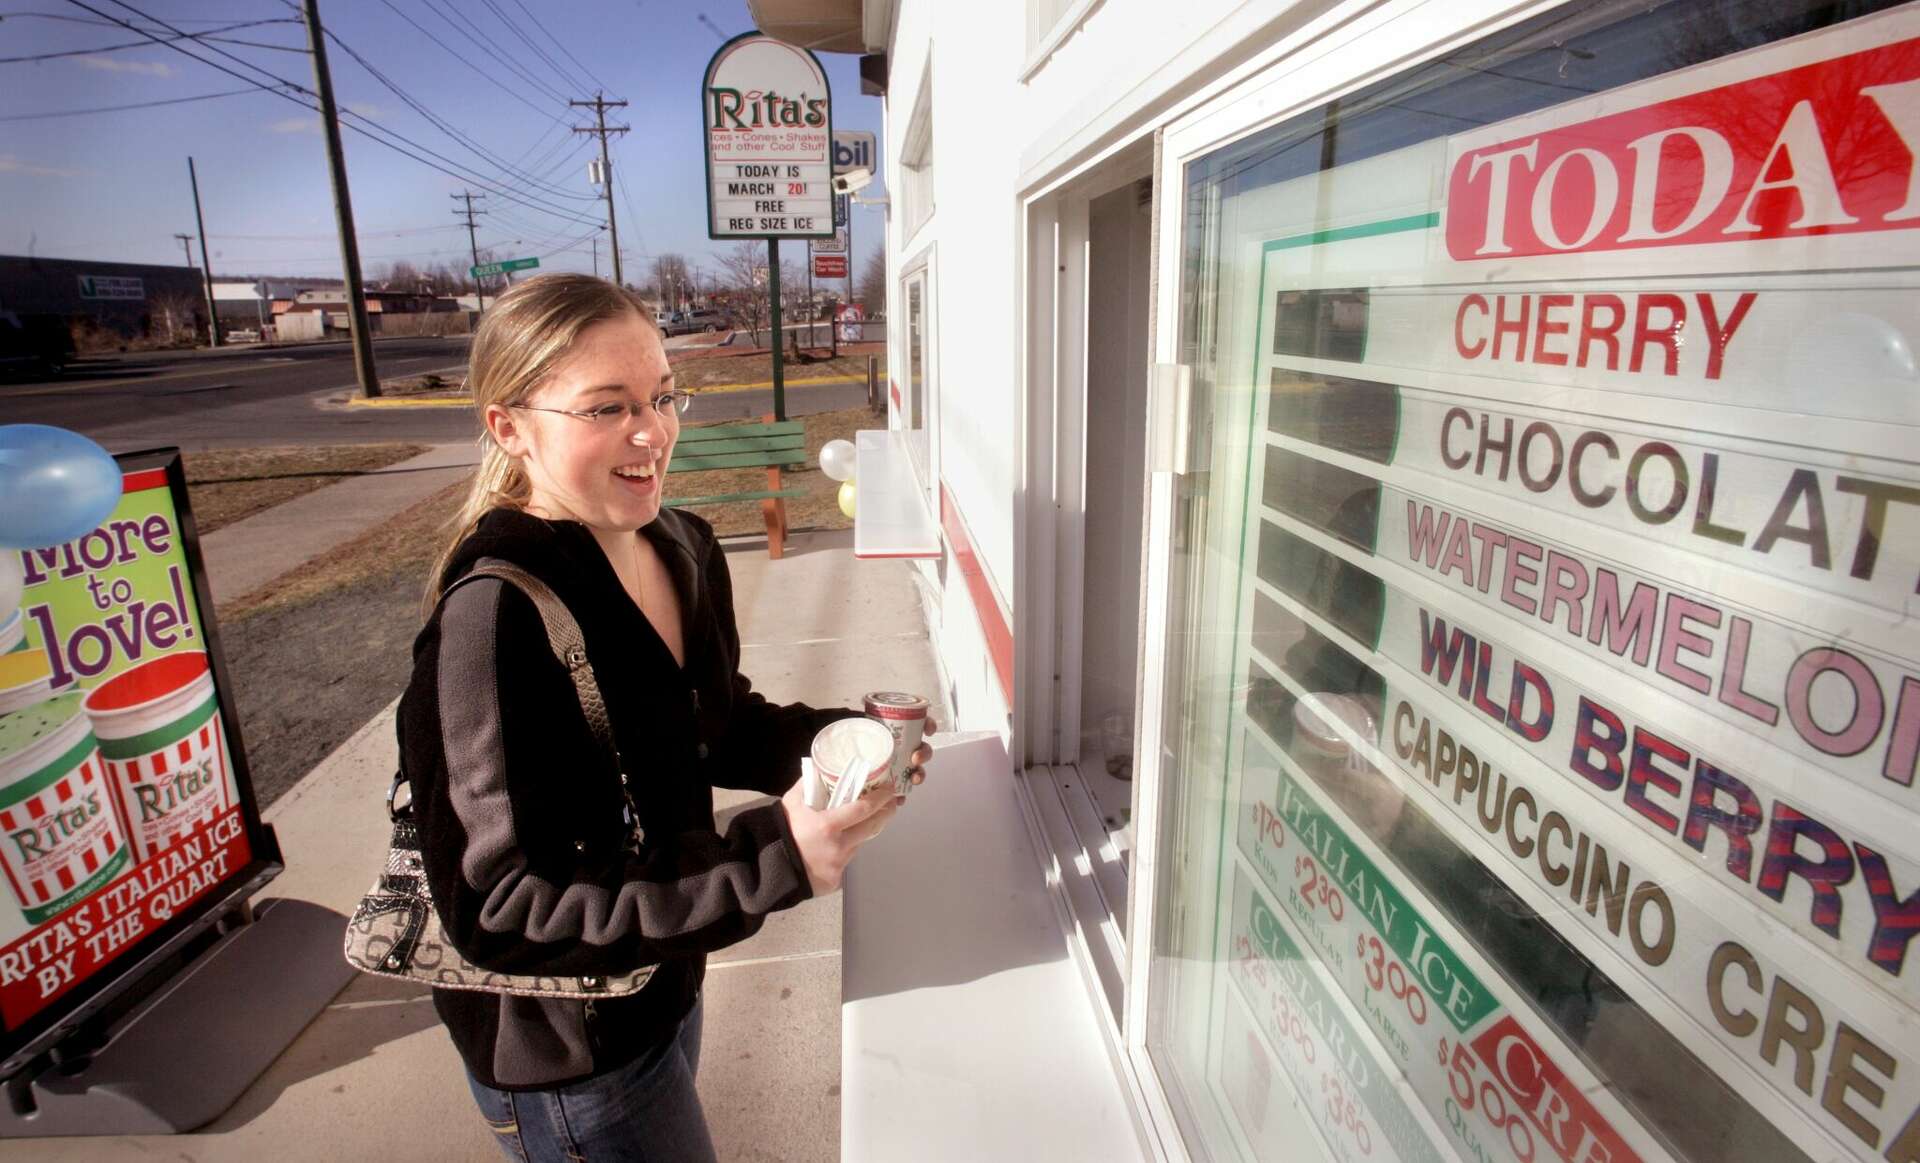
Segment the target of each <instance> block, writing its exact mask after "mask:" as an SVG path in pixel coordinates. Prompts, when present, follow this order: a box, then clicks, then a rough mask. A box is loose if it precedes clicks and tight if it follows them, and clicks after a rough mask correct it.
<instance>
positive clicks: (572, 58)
mask: <svg viewBox="0 0 1920 1163" xmlns="http://www.w3.org/2000/svg"><path fill="white" fill-rule="evenodd" d="M513 3H514V6H515V7H517V8H519V9H520V11H522V12H525V13H526V14H527V19H528V20H530V21H532V22H533V26H534V27H535V28H537V29H539V30H540V31H541V32H544V33H546V34H547V39H548V40H550V41H552V42H553V46H554V47H555V48H557V49H559V50H560V51H561V52H562V53H564V54H565V55H566V58H567V59H568V60H570V61H572V62H573V63H574V64H576V65H579V66H580V71H581V72H583V73H585V74H586V75H587V80H589V81H592V82H593V83H594V85H595V87H597V88H600V89H610V88H612V87H613V86H611V85H608V84H605V83H603V82H602V81H601V80H600V78H599V77H596V76H594V75H593V70H592V69H589V68H588V67H587V66H586V65H584V64H582V63H581V61H580V58H579V57H577V56H574V55H573V54H572V53H571V52H568V50H567V46H566V45H565V44H562V43H561V41H560V38H559V37H557V36H555V35H553V33H552V31H551V30H549V29H548V28H547V26H546V25H544V24H542V23H540V18H539V17H538V16H535V15H534V14H533V10H532V9H530V8H528V7H527V6H526V5H525V4H522V3H521V2H520V0H513Z"/></svg>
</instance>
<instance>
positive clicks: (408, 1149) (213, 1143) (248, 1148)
mask: <svg viewBox="0 0 1920 1163" xmlns="http://www.w3.org/2000/svg"><path fill="white" fill-rule="evenodd" d="M422 459H423V460H424V459H426V458H422ZM410 463H411V462H410ZM401 467H404V466H401ZM390 473H391V470H389V474H371V477H372V478H374V479H378V478H381V477H383V476H386V477H388V479H389V483H391V480H392V478H391V476H390ZM421 475H422V476H425V475H426V473H425V472H424V471H423V472H422V474H421ZM367 479H369V478H362V479H360V480H355V481H352V482H347V483H344V484H340V485H334V486H331V487H329V488H326V489H322V490H320V491H318V492H316V493H314V494H310V497H312V498H328V494H332V496H331V498H328V500H330V501H331V502H332V503H331V504H328V503H325V502H321V503H320V508H321V509H322V510H326V509H334V510H335V511H336V512H337V511H339V510H340V509H343V508H345V507H346V506H345V505H343V504H342V502H343V501H344V500H345V499H346V497H345V494H343V493H342V492H340V491H339V490H345V489H348V488H350V487H352V486H355V485H361V484H362V483H363V481H364V480H367ZM362 491H363V492H364V493H367V494H373V493H378V494H379V497H378V501H379V503H380V504H382V505H386V506H388V507H387V508H386V509H385V512H387V513H391V512H397V511H398V510H399V509H400V508H403V507H404V504H396V503H394V500H395V498H394V495H393V494H392V493H391V492H389V491H385V490H381V489H371V488H368V489H363V490H362ZM422 495H424V494H422ZM355 497H356V500H355V504H356V505H358V504H362V503H364V504H367V505H369V506H372V505H374V503H375V501H374V500H373V499H370V498H369V497H363V496H361V495H360V494H355ZM298 503H299V502H292V503H289V504H288V505H285V506H281V507H280V508H281V509H292V508H293V507H294V505H296V504H298ZM364 512H365V511H364V510H363V511H361V515H362V516H364ZM274 513H279V510H270V511H269V513H267V514H261V515H260V516H259V517H255V518H250V519H249V520H248V522H246V523H245V524H252V523H253V522H255V521H260V520H261V518H263V517H267V516H269V515H271V514H274ZM290 516H291V518H292V519H285V518H287V517H289V515H288V514H281V518H282V519H281V520H279V521H278V522H277V523H275V527H278V528H280V529H281V530H282V531H283V532H284V540H283V541H281V542H280V543H279V544H278V547H277V548H275V549H274V550H273V551H272V552H273V556H272V557H271V558H270V559H269V560H271V561H277V562H280V563H282V564H281V565H280V566H279V568H282V569H285V568H291V567H293V566H295V565H298V564H299V562H300V561H304V560H306V558H307V557H310V556H312V553H317V552H319V551H320V549H322V548H325V545H319V548H314V549H312V550H311V552H309V551H308V546H310V545H318V544H319V542H320V541H322V540H324V539H325V538H326V537H336V540H339V539H344V537H337V536H336V533H337V530H335V528H334V526H332V525H331V524H325V525H324V526H323V523H322V522H321V521H320V520H319V519H318V518H317V517H314V518H307V517H303V516H302V514H300V513H295V514H292V515H290ZM308 520H311V523H312V525H313V526H314V529H313V536H312V539H311V540H302V539H301V536H299V530H298V527H299V526H300V525H302V524H303V522H306V521H308ZM364 524H365V522H364V521H363V524H362V527H364ZM261 527H262V528H266V527H267V526H266V525H262V526H261ZM231 528H233V529H238V528H240V526H238V525H236V526H233V527H231ZM357 531H358V529H355V530H353V532H357ZM222 532H225V531H224V530H223V531H222ZM346 535H347V536H350V535H352V534H351V532H350V533H347V534H346ZM208 540H209V541H212V540H213V538H209V539H208ZM234 540H236V541H237V540H238V539H237V538H236V539H234ZM252 552H258V551H252ZM208 560H209V563H210V567H209V568H210V572H213V573H214V575H215V577H214V581H215V584H216V585H217V586H219V587H220V588H221V590H222V592H225V593H232V594H237V593H242V592H245V589H246V588H250V586H249V585H247V584H243V583H241V582H238V581H236V580H235V579H236V578H238V577H242V576H244V575H243V573H242V571H243V570H245V569H247V568H248V563H247V562H246V560H245V557H244V555H239V556H237V555H236V554H235V553H233V552H229V551H227V550H226V549H224V548H222V549H219V550H215V549H214V548H212V547H210V548H209V552H208ZM727 560H728V565H729V567H730V568H731V570H732V573H733V580H734V590H735V597H736V601H735V604H736V608H737V611H738V616H739V623H740V632H741V641H742V644H743V661H742V669H743V670H744V671H745V672H746V673H747V675H748V676H749V677H751V678H752V679H753V681H754V685H755V687H756V689H759V690H760V691H762V692H763V693H765V694H766V695H767V697H768V698H771V699H773V700H775V701H792V700H804V701H806V702H809V703H812V704H814V705H818V706H828V705H849V704H857V702H858V700H859V697H860V695H861V694H862V693H863V692H865V691H868V690H873V689H877V688H883V687H884V688H892V689H903V690H912V691H920V692H926V693H928V694H929V695H932V696H935V698H936V705H935V708H934V714H935V716H936V717H937V718H938V719H939V720H941V721H942V722H943V723H946V722H951V716H950V715H949V714H948V713H947V711H946V708H944V707H943V706H940V705H939V703H938V698H937V691H938V689H939V684H938V678H937V670H936V668H935V663H934V659H933V655H932V651H931V647H930V644H929V642H928V640H927V635H926V631H925V627H924V624H923V622H922V619H921V615H920V605H919V601H918V599H917V596H916V594H915V592H914V588H913V581H912V578H911V567H910V566H908V565H907V564H905V563H902V562H856V561H855V560H854V559H853V556H852V533H851V531H841V532H834V533H800V534H795V535H794V536H793V537H791V538H790V539H789V541H788V542H787V555H786V557H785V558H784V559H783V560H781V561H777V562H771V561H768V560H767V556H766V550H765V545H764V542H761V541H758V540H751V541H744V542H741V543H739V544H736V545H730V546H729V547H728V552H727ZM259 568H265V566H264V565H262V566H260V567H259ZM222 571H225V572H224V574H223V573H222ZM256 572H257V570H256ZM269 576H271V575H269ZM261 580H265V579H264V578H263V579H261ZM252 584H257V582H255V583H252ZM392 719H393V708H392V707H388V708H387V709H386V710H385V711H383V712H382V713H381V714H380V715H378V716H377V717H375V718H374V720H373V721H372V722H370V723H368V724H367V725H366V726H365V727H364V728H363V729H362V730H361V731H360V732H359V733H358V734H356V735H355V736H354V737H353V738H352V739H350V740H348V741H347V742H346V743H345V744H343V745H342V746H341V747H340V748H339V749H338V750H336V751H335V752H334V753H333V754H332V755H331V756H329V757H328V758H327V759H326V760H325V761H323V762H322V763H321V764H320V765H319V766H318V767H317V768H315V769H314V770H313V772H312V773H311V774H309V775H308V776H307V777H306V778H305V779H303V780H302V781H301V782H300V783H298V784H297V785H295V786H294V787H293V788H292V789H291V790H290V791H288V792H287V793H286V795H284V796H283V797H282V798H281V799H280V800H279V801H278V802H277V803H275V804H274V805H273V807H272V808H271V809H270V810H269V811H268V812H267V813H266V816H267V819H268V820H269V821H270V822H271V823H272V824H273V825H274V827H275V828H276V829H277V830H278V833H279V838H280V842H281V845H282V847H283V849H284V851H285V853H286V857H287V870H286V872H285V873H284V874H283V875H282V876H281V877H280V878H279V879H278V880H276V881H274V882H273V883H272V884H271V885H269V886H268V887H267V889H266V891H265V893H264V894H263V896H265V897H287V898H297V899H304V900H308V901H313V902H316V903H319V904H322V905H325V906H326V907H328V908H331V909H334V910H336V911H339V912H341V913H345V912H348V911H350V910H351V909H352V907H353V904H354V902H355V901H356V900H357V899H358V898H359V896H360V894H361V893H362V892H364V891H365V889H366V887H367V885H368V883H369V882H370V880H371V878H372V876H373V873H374V871H375V869H376V868H377V866H378V864H379V861H380V859H381V856H382V853H383V851H384V848H385V845H386V842H387V831H388V830H387V826H386V820H385V814H384V812H383V811H382V808H381V800H382V797H383V796H384V795H385V792H386V788H387V781H388V779H389V778H390V777H391V775H392V772H393V769H394V765H395V758H396V746H395V741H394V733H393V721H392ZM717 799H718V804H719V806H720V809H721V815H722V819H723V820H724V818H725V816H726V815H727V814H728V813H729V812H731V811H737V810H738V809H739V808H740V807H741V806H742V805H744V804H747V803H752V802H758V801H759V800H760V797H758V796H756V795H753V794H751V793H735V792H724V791H723V792H720V793H718V796H717ZM840 908H841V906H840V897H839V896H838V895H837V894H836V895H833V896H829V897H825V898H822V899H819V900H814V901H809V902H807V903H806V904H804V905H802V906H800V907H798V908H795V909H792V910H789V911H788V912H785V913H781V914H778V915H776V916H775V917H773V918H771V919H770V920H769V921H768V923H767V925H766V926H765V928H764V929H763V930H762V931H761V932H760V933H759V934H758V935H756V936H755V937H754V938H753V939H752V940H750V941H747V942H744V943H742V944H740V945H738V946H735V947H734V948H731V949H728V950H725V951H724V952H722V953H721V954H719V955H718V956H716V957H715V958H714V959H713V960H712V962H711V966H710V968H709V971H708V975H707V985H706V1030H705V1043H704V1050H703V1053H702V1056H701V1067H700V1074H699V1087H700V1094H701V1098H702V1101H703V1103H704V1104H705V1106H706V1111H707V1116H708V1120H709V1122H710V1123H711V1125H712V1127H713V1131H714V1138H715V1142H716V1144H717V1146H718V1148H719V1154H720V1157H721V1158H722V1159H723V1160H729V1161H734V1160H794V1161H807V1160H822V1161H825V1160H835V1159H838V1158H839V1154H840V1151H839V1143H840V1126H839V1120H840V1097H839V1092H840ZM217 1052H218V1048H217V1047H204V1048H197V1049H196V1048H183V1058H182V1062H181V1067H182V1069H183V1070H191V1069H192V1059H193V1056H194V1055H195V1054H206V1053H217ZM159 1155H165V1156H174V1157H180V1158H189V1159H194V1160H203V1161H213V1160H247V1161H249V1163H251V1161H253V1160H258V1159H272V1160H276V1161H280V1160H287V1161H303V1160H315V1161H319V1160H335V1159H343V1158H383V1157H390V1156H396V1155H397V1156H399V1157H402V1158H407V1159H473V1160H484V1159H496V1158H498V1157H499V1156H498V1153H497V1148H496V1147H495V1146H494V1145H493V1143H492V1142H491V1141H490V1135H489V1133H488V1132H487V1130H486V1128H485V1127H484V1125H483V1124H482V1123H481V1121H480V1119H479V1117H478V1114H477V1112H476V1111H475V1109H474V1107H473V1101H472V1099H471V1097H470V1096H469V1095H468V1093H467V1090H466V1084H465V1079H464V1075H463V1072H462V1070H461V1068H460V1063H459V1060H458V1058H457V1056H456V1055H455V1053H454V1051H453V1046H452V1044H451V1043H450V1042H449V1041H448V1039H447V1037H446V1034H445V1033H444V1032H443V1031H442V1030H441V1028H440V1026H439V1024H438V1022H437V1020H436V1018H435V1016H434V1013H433V1006H432V1003H431V1000H430V999H429V997H428V995H427V992H426V991H425V990H424V989H416V988H412V987H408V986H402V985H396V984H392V983H388V982H384V981H380V980H376V979H373V978H367V977H360V978H357V979H356V980H354V981H353V982H352V983H350V984H349V985H348V986H347V988H346V989H345V990H343V991H342V992H341V993H340V994H339V996H337V997H336V998H334V1000H333V1001H332V1003H331V1004H330V1005H328V1007H327V1008H326V1009H325V1010H324V1011H323V1012H322V1013H321V1014H320V1016H319V1017H318V1018H316V1019H315V1020H314V1021H313V1022H312V1023H311V1024H310V1025H309V1026H308V1027H307V1028H306V1029H305V1030H304V1031H303V1032H302V1033H301V1034H300V1036H299V1038H298V1039H296V1040H295V1041H294V1043H293V1044H292V1045H291V1046H289V1047H288V1048H287V1049H286V1051H285V1052H284V1053H282V1054H281V1055H280V1057H279V1058H278V1060H276V1061H275V1062H274V1064H273V1065H272V1066H271V1067H270V1068H269V1069H268V1070H267V1072H266V1073H265V1074H264V1075H263V1076H261V1077H260V1078H259V1079H258V1080H257V1081H255V1083H254V1084H253V1086H252V1087H251V1088H250V1089H248V1090H247V1091H246V1092H245V1093H244V1094H243V1095H242V1096H241V1098H240V1099H239V1101H238V1102H237V1103H236V1104H235V1105H234V1107H233V1108H232V1109H231V1110H229V1111H227V1112H226V1113H225V1114H224V1115H222V1116H221V1117H220V1118H219V1119H217V1120H215V1121H214V1122H213V1123H212V1124H211V1125H209V1126H208V1127H206V1128H205V1129H203V1130H201V1131H198V1132H195V1133H193V1134H190V1135H182V1136H143V1137H126V1138H112V1139H109V1138H73V1139H39V1140H15V1141H13V1142H6V1143H0V1159H33V1160H36V1161H46V1163H56V1161H65V1160H75V1161H79V1160H88V1161H92V1160H103V1159H106V1160H119V1159H126V1160H133V1159H142V1160H144V1159H149V1158H152V1157H154V1156H159Z"/></svg>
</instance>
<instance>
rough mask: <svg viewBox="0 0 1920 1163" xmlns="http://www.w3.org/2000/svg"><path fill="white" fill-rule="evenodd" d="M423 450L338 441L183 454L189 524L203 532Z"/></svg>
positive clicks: (407, 446)
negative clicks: (190, 509) (190, 513)
mask: <svg viewBox="0 0 1920 1163" xmlns="http://www.w3.org/2000/svg"><path fill="white" fill-rule="evenodd" d="M426 450H427V449H426V446H425V445H422V444H339V445H317V446H312V447H297V448H227V449H217V450H214V451H211V452H194V453H189V454H187V455H186V457H185V458H184V461H185V465H186V471H187V495H188V496H189V497H190V498H191V499H192V503H193V518H194V524H195V526H196V527H197V528H198V529H199V531H200V533H201V535H202V536H205V535H206V534H208V533H211V532H213V531H214V530H215V529H218V528H220V527H221V526H223V525H231V524H233V523H234V522H235V521H239V520H242V519H244V518H247V517H251V516H253V515H254V514H255V513H258V512H260V511H261V510H262V509H270V508H272V507H273V506H275V505H278V504H281V503H282V502H285V501H291V500H292V499H293V498H295V497H298V496H300V495H301V494H303V493H310V492H312V491H313V490H315V489H317V488H321V487H323V486H325V485H330V484H333V483H334V482H335V481H340V480H345V479H346V478H347V477H350V476H357V475H359V474H361V473H368V472H373V471H375V470H376V469H382V468H385V467H387V466H388V465H390V464H398V463H399V462H400V461H403V460H408V459H411V458H412V457H415V456H418V455H420V454H421V453H423V452H425V451H426Z"/></svg>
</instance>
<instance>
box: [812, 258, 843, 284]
mask: <svg viewBox="0 0 1920 1163" xmlns="http://www.w3.org/2000/svg"><path fill="white" fill-rule="evenodd" d="M813 277H814V278H816V279H844V278H846V277H847V256H846V255H844V254H816V255H814V256H813Z"/></svg>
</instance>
